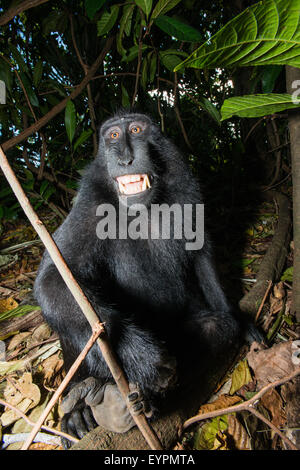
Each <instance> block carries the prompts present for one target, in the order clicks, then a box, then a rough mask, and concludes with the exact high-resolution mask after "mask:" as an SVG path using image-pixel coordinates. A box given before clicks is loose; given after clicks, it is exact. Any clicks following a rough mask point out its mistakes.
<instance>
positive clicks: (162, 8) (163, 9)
mask: <svg viewBox="0 0 300 470" xmlns="http://www.w3.org/2000/svg"><path fill="white" fill-rule="evenodd" d="M179 2H181V0H159V2H158V3H157V4H156V6H155V8H154V10H153V12H152V15H151V20H154V19H155V18H157V17H158V16H160V15H163V14H164V13H167V11H169V10H171V9H172V8H174V7H175V6H176V5H177V3H179Z"/></svg>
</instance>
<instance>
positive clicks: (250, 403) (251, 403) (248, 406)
mask: <svg viewBox="0 0 300 470" xmlns="http://www.w3.org/2000/svg"><path fill="white" fill-rule="evenodd" d="M298 375H300V368H297V369H296V370H295V371H294V372H293V373H292V374H289V375H288V376H286V377H283V378H282V379H279V380H276V381H275V382H272V383H270V384H268V385H265V386H264V387H263V388H262V389H261V390H260V391H259V392H257V393H256V394H255V395H254V396H253V397H252V398H250V400H247V401H244V402H243V403H239V404H238V405H233V406H229V407H227V408H223V409H219V410H215V411H210V412H208V413H203V414H201V415H197V416H193V417H192V418H190V419H188V420H186V421H185V423H184V424H183V429H186V428H187V427H188V426H190V425H191V424H194V423H197V422H198V421H203V420H204V419H211V418H216V417H217V416H221V415H226V414H230V413H237V412H240V411H249V412H250V413H252V414H255V416H257V417H258V418H259V419H262V418H263V419H262V421H264V422H265V423H266V424H267V425H268V426H270V427H271V429H273V431H274V432H276V434H278V435H279V436H280V437H281V439H282V440H283V441H284V442H285V443H286V444H287V445H288V446H289V447H290V448H291V449H293V450H300V449H299V448H298V446H296V445H295V444H294V443H293V442H292V441H291V440H290V439H288V438H287V437H286V436H285V435H284V434H283V433H282V432H281V431H280V430H279V429H278V428H277V427H276V426H274V424H273V423H271V422H270V421H269V420H268V419H266V418H265V417H262V415H261V414H260V413H259V412H258V411H257V410H256V409H255V408H254V407H255V405H256V404H257V403H258V401H259V399H260V398H261V397H262V396H263V395H264V394H265V393H266V392H268V391H269V390H271V389H273V388H275V387H279V385H282V384H284V383H286V382H289V381H290V380H292V379H293V378H295V377H297V376H298Z"/></svg>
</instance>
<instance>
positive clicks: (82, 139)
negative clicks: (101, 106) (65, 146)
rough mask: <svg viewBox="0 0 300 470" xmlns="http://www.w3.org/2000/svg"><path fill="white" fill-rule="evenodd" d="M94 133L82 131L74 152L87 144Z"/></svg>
mask: <svg viewBox="0 0 300 470" xmlns="http://www.w3.org/2000/svg"><path fill="white" fill-rule="evenodd" d="M92 133H93V131H92V129H88V130H86V131H82V133H81V134H80V136H79V137H78V139H77V140H76V142H75V144H74V148H73V151H74V152H75V151H76V149H77V147H79V146H80V145H81V144H83V142H85V141H86V140H87V139H88V138H89V137H90V135H91V134H92Z"/></svg>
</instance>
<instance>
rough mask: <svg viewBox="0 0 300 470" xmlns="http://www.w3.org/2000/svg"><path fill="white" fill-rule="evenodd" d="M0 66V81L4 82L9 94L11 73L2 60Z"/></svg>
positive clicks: (11, 80)
mask: <svg viewBox="0 0 300 470" xmlns="http://www.w3.org/2000/svg"><path fill="white" fill-rule="evenodd" d="M0 59H1V56H0ZM0 64H1V65H0V80H3V81H4V83H5V85H6V88H7V89H8V90H9V91H10V92H11V91H12V84H13V72H12V71H11V68H10V66H9V65H8V64H7V63H6V62H4V60H1V61H0Z"/></svg>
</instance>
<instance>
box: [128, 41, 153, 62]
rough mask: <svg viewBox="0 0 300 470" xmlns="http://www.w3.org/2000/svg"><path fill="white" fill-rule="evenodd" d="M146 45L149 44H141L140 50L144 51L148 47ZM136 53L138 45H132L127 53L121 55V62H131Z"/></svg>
mask: <svg viewBox="0 0 300 470" xmlns="http://www.w3.org/2000/svg"><path fill="white" fill-rule="evenodd" d="M148 47H149V46H147V45H146V44H143V45H142V52H144V51H145V50H146V49H148ZM138 53H139V45H137V46H132V47H131V48H130V49H129V51H128V55H127V56H123V58H122V62H131V61H132V60H134V59H135V58H136V57H137V56H138Z"/></svg>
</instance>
